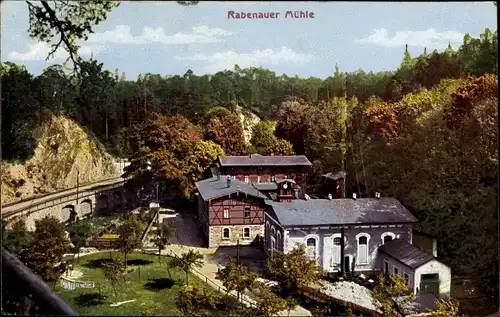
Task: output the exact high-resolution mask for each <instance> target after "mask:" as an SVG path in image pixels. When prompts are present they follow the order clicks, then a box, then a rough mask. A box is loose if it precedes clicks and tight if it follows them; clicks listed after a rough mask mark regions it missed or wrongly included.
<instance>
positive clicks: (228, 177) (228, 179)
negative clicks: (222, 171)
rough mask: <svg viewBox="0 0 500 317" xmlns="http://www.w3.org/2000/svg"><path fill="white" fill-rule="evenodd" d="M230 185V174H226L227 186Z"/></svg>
mask: <svg viewBox="0 0 500 317" xmlns="http://www.w3.org/2000/svg"><path fill="white" fill-rule="evenodd" d="M229 187H231V176H229V175H228V176H227V188H229Z"/></svg>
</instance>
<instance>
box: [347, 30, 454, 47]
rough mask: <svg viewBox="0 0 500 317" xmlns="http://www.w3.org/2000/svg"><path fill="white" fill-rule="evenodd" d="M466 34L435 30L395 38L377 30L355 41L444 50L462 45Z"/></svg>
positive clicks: (397, 35)
mask: <svg viewBox="0 0 500 317" xmlns="http://www.w3.org/2000/svg"><path fill="white" fill-rule="evenodd" d="M463 38H464V34H463V33H460V32H457V31H445V32H437V31H436V30H435V29H428V30H427V31H397V32H396V33H395V34H394V36H393V37H389V36H388V32H387V30H386V29H376V30H373V31H372V34H370V36H368V37H365V38H363V39H359V40H355V42H356V43H360V44H374V45H377V46H383V47H389V48H393V47H403V46H405V45H406V44H408V46H420V47H427V48H428V49H442V48H445V47H447V46H448V43H451V44H461V43H462V41H463Z"/></svg>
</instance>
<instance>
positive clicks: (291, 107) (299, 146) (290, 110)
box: [276, 101, 308, 154]
mask: <svg viewBox="0 0 500 317" xmlns="http://www.w3.org/2000/svg"><path fill="white" fill-rule="evenodd" d="M307 109H308V105H306V104H303V103H301V102H299V101H287V102H284V103H283V104H282V105H281V107H280V110H279V113H278V121H277V124H276V136H277V137H278V138H282V139H285V140H287V141H289V142H290V143H291V144H292V145H293V148H294V150H295V152H296V153H297V154H303V153H304V147H305V146H304V142H305V141H304V135H305V131H306V129H307V125H306V115H307Z"/></svg>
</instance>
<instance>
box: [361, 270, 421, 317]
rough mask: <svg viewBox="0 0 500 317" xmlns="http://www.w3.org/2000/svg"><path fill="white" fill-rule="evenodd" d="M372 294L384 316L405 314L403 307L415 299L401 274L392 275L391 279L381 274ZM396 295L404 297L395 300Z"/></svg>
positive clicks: (391, 316) (399, 316)
mask: <svg viewBox="0 0 500 317" xmlns="http://www.w3.org/2000/svg"><path fill="white" fill-rule="evenodd" d="M371 294H372V297H373V298H374V300H375V303H376V305H378V306H379V308H380V309H381V310H382V311H383V312H384V316H388V317H403V316H405V315H406V314H404V308H403V307H404V306H405V305H407V304H408V303H411V302H412V301H413V300H414V299H415V296H414V295H413V293H411V291H410V290H409V289H408V285H407V284H406V280H405V279H404V277H403V275H400V274H396V275H392V276H391V277H390V278H389V281H387V280H386V277H385V275H383V274H381V275H379V276H378V279H377V284H376V285H375V287H374V289H373V290H372V293H371ZM394 297H398V298H403V299H401V300H397V301H394V299H393V298H394Z"/></svg>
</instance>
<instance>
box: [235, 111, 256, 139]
mask: <svg viewBox="0 0 500 317" xmlns="http://www.w3.org/2000/svg"><path fill="white" fill-rule="evenodd" d="M236 113H237V114H238V116H239V117H240V120H241V124H243V135H244V137H245V142H246V143H247V144H250V140H251V139H252V129H253V127H254V126H255V125H256V124H257V123H259V121H260V118H259V117H258V116H257V115H256V114H255V113H252V112H250V111H248V110H246V109H243V108H242V107H241V106H236Z"/></svg>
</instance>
